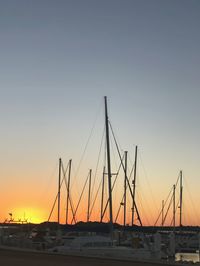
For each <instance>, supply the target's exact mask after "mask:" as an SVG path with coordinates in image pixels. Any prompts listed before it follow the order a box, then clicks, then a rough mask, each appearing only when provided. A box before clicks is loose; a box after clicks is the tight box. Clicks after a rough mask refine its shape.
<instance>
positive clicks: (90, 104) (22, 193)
mask: <svg viewBox="0 0 200 266" xmlns="http://www.w3.org/2000/svg"><path fill="white" fill-rule="evenodd" d="M199 14H200V1H198V0H166V1H160V0H101V1H100V0H99V1H97V0H84V1H83V0H79V1H78V0H65V1H64V0H63V1H62V0H56V1H55V0H54V1H53V0H48V1H47V0H34V1H33V0H32V1H30V0H18V1H15V0H2V1H0V92H1V97H0V121H1V130H0V151H1V152H0V165H1V167H0V202H1V205H0V206H1V207H0V221H3V220H4V218H6V217H8V213H9V212H13V214H14V215H15V217H22V216H23V215H24V213H25V215H26V216H27V217H29V218H30V217H31V219H32V221H36V220H37V221H39V220H46V219H47V217H48V214H49V212H50V208H51V205H52V203H53V199H54V196H55V193H56V188H57V187H56V186H57V168H56V167H57V165H58V158H59V157H62V158H63V160H64V162H65V163H66V162H67V161H68V160H69V159H70V158H72V159H73V162H74V169H75V170H74V172H76V169H77V166H78V164H79V161H80V158H81V155H82V153H83V150H84V147H85V144H86V142H87V139H88V136H89V134H90V131H91V128H92V126H93V123H94V121H96V117H98V119H97V122H96V124H97V126H96V129H97V139H98V141H95V138H94V140H93V142H92V143H93V144H92V145H91V150H90V153H88V155H87V157H86V161H85V162H84V163H83V164H82V170H80V171H82V172H81V174H80V171H79V174H78V176H77V180H78V181H77V182H78V183H81V182H83V180H84V179H85V178H86V176H85V173H86V172H87V171H88V169H90V168H94V167H95V163H94V158H96V157H97V150H98V145H99V137H100V136H101V134H102V133H101V130H103V112H104V110H103V96H104V95H107V96H108V103H109V116H110V119H111V122H112V124H113V128H114V130H115V132H116V135H117V138H118V140H119V142H120V145H121V147H122V149H123V150H128V151H129V152H130V158H132V159H131V160H132V161H133V158H134V147H135V145H136V144H137V145H138V146H139V151H140V155H141V158H142V164H143V166H141V164H140V162H139V165H140V166H139V169H140V168H141V170H139V173H138V180H139V181H138V182H139V183H138V194H140V199H141V197H144V195H145V197H146V201H145V200H144V202H143V209H142V207H141V210H140V212H141V215H142V216H143V219H144V220H145V223H146V224H153V223H154V221H155V219H156V217H157V215H158V211H159V207H160V205H161V201H162V199H164V198H165V197H166V196H167V194H168V192H169V190H170V188H171V187H172V185H173V184H174V183H175V180H176V178H177V176H178V173H179V171H180V169H182V170H183V173H184V178H185V179H186V182H187V187H185V186H186V185H185V184H184V185H185V186H184V192H185V194H184V207H185V208H184V211H183V212H184V220H183V223H185V224H200V211H199V210H198V206H199V204H200V197H199V187H200V174H199V159H200V149H199V141H198V138H199V136H200V124H199V114H200V104H199V100H200V88H199V86H200V31H199V27H200V16H199ZM94 131H95V130H94ZM95 145H97V150H95V148H94V146H95ZM142 169H143V170H142ZM144 169H145V170H144ZM83 173H84V174H83ZM80 190H81V188H80ZM76 192H77V191H76ZM76 192H74V193H76ZM142 195H143V196H142ZM114 197H115V195H114ZM138 201H139V196H138ZM141 201H142V200H141ZM145 202H148V205H146V203H145ZM138 204H139V203H138ZM139 205H140V204H139ZM63 209H64V207H63ZM85 213H86V211H85V212H84V213H83V214H80V215H82V217H83V216H84V215H85ZM94 219H95V218H94Z"/></svg>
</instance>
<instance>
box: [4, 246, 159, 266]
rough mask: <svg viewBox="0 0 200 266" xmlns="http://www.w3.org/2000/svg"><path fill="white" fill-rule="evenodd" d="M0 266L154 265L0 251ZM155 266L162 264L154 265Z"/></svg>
mask: <svg viewBox="0 0 200 266" xmlns="http://www.w3.org/2000/svg"><path fill="white" fill-rule="evenodd" d="M0 261H1V265H6V266H12V265H15V266H25V265H29V266H35V265H37V266H45V265H48V266H64V265H65V266H89V265H96V266H102V265H109V266H122V265H123V266H131V265H132V266H143V265H147V266H153V265H155V264H154V263H142V262H133V261H130V262H129V261H120V260H110V259H98V258H86V257H73V256H63V255H55V254H44V253H33V252H23V251H13V250H2V249H0ZM156 265H157V266H159V265H163V264H159V263H158V264H156Z"/></svg>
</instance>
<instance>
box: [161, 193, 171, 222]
mask: <svg viewBox="0 0 200 266" xmlns="http://www.w3.org/2000/svg"><path fill="white" fill-rule="evenodd" d="M172 202H173V194H172V196H171V199H170V202H169V205H168V207H167V211H166V213H165V216H164V218H163V224H164V223H165V220H166V218H167V215H168V212H169V209H170V207H171V204H172Z"/></svg>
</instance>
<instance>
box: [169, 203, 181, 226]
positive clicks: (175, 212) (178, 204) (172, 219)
mask: <svg viewBox="0 0 200 266" xmlns="http://www.w3.org/2000/svg"><path fill="white" fill-rule="evenodd" d="M179 203H180V200H179V201H178V203H177V204H176V208H175V214H176V212H177V209H178V205H179ZM172 223H173V217H172V220H171V223H170V226H172Z"/></svg>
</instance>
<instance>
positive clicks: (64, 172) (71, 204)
mask: <svg viewBox="0 0 200 266" xmlns="http://www.w3.org/2000/svg"><path fill="white" fill-rule="evenodd" d="M68 168H69V162H68V164H67V167H66V170H65V169H64V166H63V164H62V171H63V175H64V177H63V178H64V181H65V187H66V189H67V185H68V183H67V179H66V173H67V170H68ZM69 203H70V206H71V210H72V216H73V221H74V223H76V217H75V214H74V206H73V202H72V199H71V195H70V194H69Z"/></svg>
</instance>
